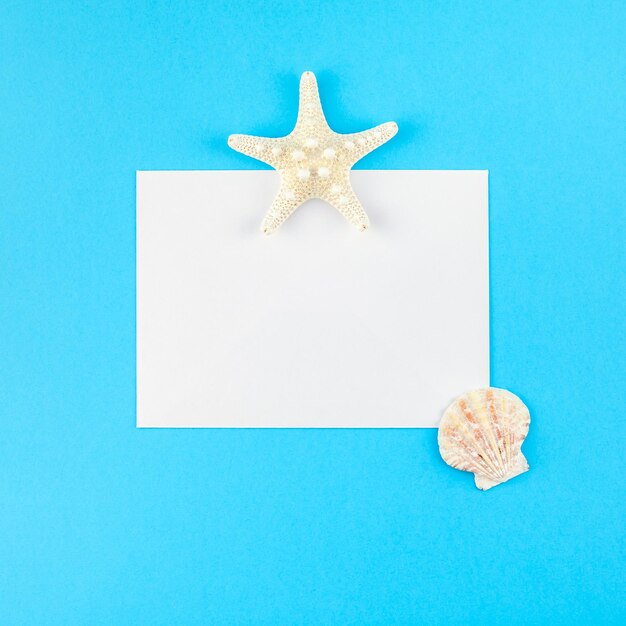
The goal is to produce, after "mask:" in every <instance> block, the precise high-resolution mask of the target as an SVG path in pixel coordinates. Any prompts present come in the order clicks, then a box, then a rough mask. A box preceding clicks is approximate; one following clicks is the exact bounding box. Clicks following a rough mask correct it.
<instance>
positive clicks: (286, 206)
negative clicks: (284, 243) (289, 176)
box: [261, 182, 306, 235]
mask: <svg viewBox="0 0 626 626" xmlns="http://www.w3.org/2000/svg"><path fill="white" fill-rule="evenodd" d="M305 200H306V198H302V197H300V196H299V194H297V193H295V192H294V191H293V190H292V188H291V186H290V185H287V184H285V183H284V182H281V184H280V189H279V190H278V193H277V194H276V197H275V198H274V201H273V202H272V206H271V207H270V209H269V211H268V212H267V213H266V215H265V217H264V218H263V223H262V224H261V230H262V231H263V232H264V233H265V234H266V235H271V234H272V233H273V232H274V231H275V230H277V229H278V228H279V226H280V225H281V224H282V223H283V222H284V221H285V220H286V219H287V218H288V217H289V216H290V215H291V214H292V213H293V212H294V211H295V210H296V209H297V208H298V207H299V206H300V205H301V204H302V203H303V202H304V201H305Z"/></svg>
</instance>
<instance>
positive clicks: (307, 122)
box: [296, 72, 329, 132]
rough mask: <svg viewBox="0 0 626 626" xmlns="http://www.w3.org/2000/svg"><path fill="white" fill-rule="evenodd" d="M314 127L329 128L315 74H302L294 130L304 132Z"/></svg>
mask: <svg viewBox="0 0 626 626" xmlns="http://www.w3.org/2000/svg"><path fill="white" fill-rule="evenodd" d="M316 127H317V128H326V129H327V128H329V127H328V122H327V121H326V117H324V111H323V110H322V102H321V101H320V93H319V89H318V87H317V79H316V78H315V74H313V72H304V74H302V77H301V78H300V102H299V105H298V121H297V122H296V129H298V130H300V129H302V130H303V131H304V132H306V131H307V129H314V128H316Z"/></svg>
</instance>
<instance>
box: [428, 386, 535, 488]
mask: <svg viewBox="0 0 626 626" xmlns="http://www.w3.org/2000/svg"><path fill="white" fill-rule="evenodd" d="M529 424H530V413H529V412H528V409H527V408H526V405H525V404H524V403H523V402H522V401H521V400H520V399H519V398H518V397H517V396H516V395H515V394H513V393H511V392H510V391H506V389H497V388H495V387H488V388H486V389H475V390H474V391H468V392H467V393H465V394H463V395H462V396H460V397H459V398H457V399H456V400H455V401H454V402H453V403H452V404H451V405H450V406H449V407H448V408H447V409H446V411H445V413H444V414H443V418H442V420H441V423H440V424H439V437H438V439H439V452H440V453H441V456H442V457H443V460H444V461H445V462H446V463H447V464H448V465H450V466H451V467H455V468H457V469H460V470H462V471H464V472H472V473H473V474H474V480H475V481H476V486H477V487H478V488H479V489H482V490H486V489H491V487H495V485H499V484H500V483H503V482H506V481H507V480H510V479H511V478H513V477H515V476H518V475H519V474H522V473H523V472H526V471H528V462H527V461H526V458H525V457H524V455H523V454H522V452H521V449H520V448H521V446H522V443H523V442H524V439H526V435H527V434H528V425H529Z"/></svg>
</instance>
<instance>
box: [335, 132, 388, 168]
mask: <svg viewBox="0 0 626 626" xmlns="http://www.w3.org/2000/svg"><path fill="white" fill-rule="evenodd" d="M397 132H398V125H397V124H396V123H395V122H385V123H384V124H380V125H379V126H375V127H374V128H370V129H369V130H364V131H362V132H360V133H351V134H350V135H342V139H343V140H344V146H345V147H346V149H347V150H348V151H349V152H350V154H351V155H352V164H353V165H354V163H356V162H357V161H360V160H361V159H362V158H363V157H364V156H365V155H366V154H369V153H370V152H372V151H373V150H376V148H378V147H380V146H382V145H383V144H384V143H387V142H388V141H389V140H390V139H391V138H392V137H394V136H395V135H396V133H397Z"/></svg>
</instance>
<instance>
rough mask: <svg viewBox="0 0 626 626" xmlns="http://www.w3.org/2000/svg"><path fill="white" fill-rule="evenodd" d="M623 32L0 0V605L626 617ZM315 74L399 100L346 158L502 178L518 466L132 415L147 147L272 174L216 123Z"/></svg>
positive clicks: (375, 114) (154, 161)
mask: <svg viewBox="0 0 626 626" xmlns="http://www.w3.org/2000/svg"><path fill="white" fill-rule="evenodd" d="M624 41H626V5H625V4H624V3H623V2H545V1H541V2H523V3H522V2H516V3H510V2H415V1H404V2H395V3H391V2H388V3H383V2H356V1H352V2H340V3H331V2H328V3H323V4H320V3H317V2H308V3H299V2H293V1H292V2H247V3H243V2H241V3H229V2H195V3H194V2H177V3H165V2H125V3H124V2H118V3H111V2H102V3H96V2H90V3H76V2H56V3H47V4H44V3H39V2H38V3H34V2H13V1H9V2H4V3H3V4H2V7H0V64H1V65H0V67H1V71H0V150H1V152H0V374H1V376H0V418H1V419H0V623H2V624H7V625H11V626H12V625H15V624H37V625H42V624H66V625H67V624H116V625H119V624H133V625H135V624H164V625H166V624H167V625H172V624H185V625H191V624H618V623H624V617H625V612H626V607H625V602H624V594H623V583H624V574H625V571H624V560H625V545H624V538H623V534H624V528H623V525H624V517H625V515H624V514H625V508H624V502H625V500H626V497H625V496H626V493H625V489H624V484H625V480H624V470H625V466H624V458H625V453H624V441H625V435H626V432H625V430H626V429H625V426H624V424H625V423H626V417H625V410H624V401H625V393H626V380H625V379H626V375H625V369H626V364H625V362H626V345H625V342H626V340H625V334H626V331H625V319H626V279H625V275H626V262H625V256H626V251H625V248H626V228H625V226H626V219H625V213H626V201H625V182H624V181H625V180H626V130H625V129H626V121H625V114H624V110H625V109H624V106H625V105H624V103H625V102H626V81H625V80H624V77H625V76H626V54H625V53H624ZM306 69H310V70H313V71H315V72H316V73H317V76H318V79H319V84H320V89H321V94H322V101H323V104H324V107H325V110H326V112H327V116H328V119H329V121H330V123H331V125H332V126H333V127H334V129H335V130H337V131H340V132H351V131H357V130H361V129H364V128H368V127H370V126H372V125H374V124H377V123H380V122H384V121H387V120H395V121H397V122H398V123H399V125H400V133H399V134H398V136H397V137H396V138H395V139H394V140H393V141H391V142H390V143H389V144H387V145H385V146H384V147H383V148H381V149H380V150H377V151H376V152H374V153H373V154H371V155H370V156H368V157H366V159H364V160H363V161H362V162H361V164H360V167H363V168H397V169H400V168H402V169H405V168H406V169H408V168H416V169H488V170H489V171H490V225H491V235H490V236H491V310H492V326H491V329H492V352H491V356H492V384H494V385H497V386H501V387H506V388H509V389H511V390H512V391H514V392H516V393H518V394H519V395H520V396H521V397H522V398H523V399H524V401H525V402H526V403H527V404H528V406H529V408H530V410H531V414H532V419H533V421H532V424H531V429H530V435H529V438H528V440H527V441H526V443H525V445H524V453H525V455H526V456H527V458H528V460H529V462H530V465H531V471H530V472H529V473H526V474H524V475H522V476H520V477H518V478H515V479H514V480H513V481H511V482H509V483H507V484H506V485H504V486H501V487H498V488H495V489H493V490H491V491H489V492H487V493H481V492H479V491H477V490H476V489H475V487H474V485H473V479H472V476H471V475H469V474H466V473H461V472H457V471H454V470H452V469H451V468H449V467H447V466H446V465H445V464H444V463H443V462H442V461H441V459H440V457H439V454H438V451H437V442H436V431H435V430H399V431H398V430H389V431H385V430H383V431H381V430H339V431H337V430H322V431H313V430H267V431H254V430H252V431H242V430H232V431H228V430H227V431H212V430H191V431H185V430H178V431H177V430H136V429H135V380H134V376H135V247H134V246H135V170H137V169H144V170H148V169H232V168H257V167H263V166H262V165H261V164H258V163H256V162H254V161H252V160H251V159H247V158H245V157H244V156H242V155H240V154H237V153H235V152H233V151H232V150H230V149H229V148H228V147H227V145H226V137H227V135H228V134H229V133H232V132H243V133H259V134H266V135H272V134H275V135H280V134H284V133H287V132H289V131H290V130H291V128H292V125H293V123H294V121H295V116H296V104H297V86H298V79H299V75H300V73H301V72H302V71H304V70H306ZM259 211H260V212H259V216H261V215H262V213H263V207H260V209H259ZM462 314H463V310H462V307H461V306H460V307H459V315H462ZM459 391H463V390H459Z"/></svg>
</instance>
